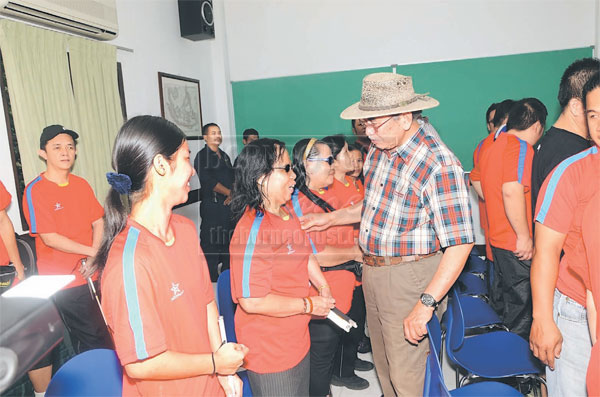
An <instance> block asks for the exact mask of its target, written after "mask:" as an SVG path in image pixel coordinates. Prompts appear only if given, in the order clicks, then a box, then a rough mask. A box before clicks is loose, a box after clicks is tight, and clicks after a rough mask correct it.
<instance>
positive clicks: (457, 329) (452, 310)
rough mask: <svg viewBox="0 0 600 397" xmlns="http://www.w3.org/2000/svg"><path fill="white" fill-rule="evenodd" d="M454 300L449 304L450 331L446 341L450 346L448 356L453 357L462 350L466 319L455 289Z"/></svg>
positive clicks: (448, 330)
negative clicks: (457, 351) (455, 352)
mask: <svg viewBox="0 0 600 397" xmlns="http://www.w3.org/2000/svg"><path fill="white" fill-rule="evenodd" d="M451 291H452V292H451V296H452V299H450V300H449V302H448V310H447V313H448V329H447V334H446V340H447V345H448V355H449V356H451V358H452V356H453V354H452V353H453V352H454V351H455V350H458V349H460V348H461V346H462V344H463V340H464V338H465V319H464V316H463V312H462V308H461V307H460V299H459V298H458V292H457V291H456V288H455V287H453V288H452V290H451Z"/></svg>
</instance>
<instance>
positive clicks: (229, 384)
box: [218, 375, 244, 397]
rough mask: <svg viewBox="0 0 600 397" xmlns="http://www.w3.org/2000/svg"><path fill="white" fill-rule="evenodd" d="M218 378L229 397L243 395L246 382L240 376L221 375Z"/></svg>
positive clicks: (240, 396)
mask: <svg viewBox="0 0 600 397" xmlns="http://www.w3.org/2000/svg"><path fill="white" fill-rule="evenodd" d="M218 379H219V383H220V384H221V387H222V388H223V390H224V391H225V395H226V396H227V397H242V391H243V388H244V384H243V382H242V380H241V379H240V377H239V376H237V375H228V376H219V377H218Z"/></svg>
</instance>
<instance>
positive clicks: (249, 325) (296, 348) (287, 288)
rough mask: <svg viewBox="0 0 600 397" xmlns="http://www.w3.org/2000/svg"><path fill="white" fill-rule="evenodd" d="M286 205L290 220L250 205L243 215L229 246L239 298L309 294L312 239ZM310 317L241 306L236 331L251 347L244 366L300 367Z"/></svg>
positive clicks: (262, 370)
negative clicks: (260, 311)
mask: <svg viewBox="0 0 600 397" xmlns="http://www.w3.org/2000/svg"><path fill="white" fill-rule="evenodd" d="M284 210H286V211H287V212H288V213H289V214H290V216H289V218H288V219H287V220H283V219H282V218H280V217H278V216H276V215H273V214H270V213H268V212H266V213H262V212H259V213H257V212H256V211H254V210H250V209H248V210H247V211H246V212H245V213H244V215H242V217H241V219H240V220H239V222H238V224H237V226H236V228H235V231H234V233H233V236H232V238H231V243H230V246H229V253H230V256H231V258H230V263H231V294H232V297H233V300H234V302H236V303H237V302H238V300H239V299H240V298H261V297H264V296H266V295H267V294H275V295H281V296H287V297H295V298H304V297H306V296H308V295H309V292H310V291H309V290H310V289H311V287H310V284H309V278H308V259H309V256H310V255H311V254H312V249H311V246H310V242H309V240H308V236H307V235H306V233H305V232H304V231H303V230H302V229H301V228H300V222H299V221H298V218H297V217H296V216H295V215H294V212H293V211H292V210H291V208H286V207H284ZM309 321H310V316H308V315H305V314H296V315H293V316H288V317H271V316H266V315H262V314H249V313H246V312H245V311H244V310H243V309H242V307H241V306H238V308H237V310H236V312H235V333H236V336H237V340H238V342H239V343H243V344H244V345H246V346H247V347H248V348H249V352H248V354H247V355H246V360H245V361H246V362H245V368H247V369H249V370H251V371H254V372H258V373H263V374H264V373H274V372H281V371H285V370H288V369H290V368H292V367H294V366H296V365H297V364H298V363H299V362H300V361H302V359H303V358H304V357H305V356H306V355H307V354H308V350H309V348H310V335H309V332H308V322H309Z"/></svg>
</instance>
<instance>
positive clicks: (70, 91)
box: [0, 19, 123, 203]
mask: <svg viewBox="0 0 600 397" xmlns="http://www.w3.org/2000/svg"><path fill="white" fill-rule="evenodd" d="M0 49H1V50H2V57H3V61H4V67H5V71H6V80H7V85H8V92H9V97H10V103H11V109H12V114H13V120H14V125H15V132H16V135H17V142H18V145H19V154H20V156H21V163H22V169H23V177H24V179H25V183H28V182H29V181H31V180H32V179H33V178H35V176H36V175H38V174H39V173H40V172H42V171H43V170H44V169H45V164H44V162H43V160H42V159H41V158H40V157H39V156H38V153H37V151H38V149H39V137H40V134H41V132H42V129H43V128H44V127H45V126H47V125H51V124H61V125H63V126H65V127H66V128H69V129H72V130H74V131H76V132H77V133H78V134H79V139H78V144H77V159H76V161H75V166H74V168H73V173H75V174H77V175H79V176H81V177H83V178H85V179H86V180H87V181H88V182H89V183H90V185H91V186H92V188H93V189H94V191H95V193H96V197H97V198H98V200H99V201H100V202H101V203H102V202H104V198H105V196H106V192H107V191H108V184H107V182H106V178H105V173H106V172H108V171H110V170H111V167H110V164H111V150H112V143H113V141H114V137H115V136H116V134H117V131H118V129H119V127H120V126H121V124H122V123H123V119H122V116H121V108H120V97H119V91H118V84H117V62H116V48H115V47H113V46H110V45H108V44H104V43H99V42H95V41H92V40H88V39H84V38H79V37H74V36H69V35H66V34H63V33H57V32H53V31H50V30H46V29H42V28H37V27H33V26H29V25H26V24H24V23H19V22H15V21H10V20H6V19H3V20H0Z"/></svg>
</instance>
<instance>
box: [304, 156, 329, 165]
mask: <svg viewBox="0 0 600 397" xmlns="http://www.w3.org/2000/svg"><path fill="white" fill-rule="evenodd" d="M306 161H324V162H326V163H327V164H329V165H331V164H333V156H329V157H312V158H308V159H306Z"/></svg>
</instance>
